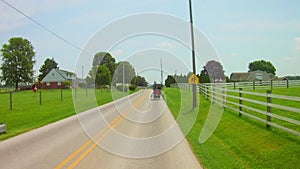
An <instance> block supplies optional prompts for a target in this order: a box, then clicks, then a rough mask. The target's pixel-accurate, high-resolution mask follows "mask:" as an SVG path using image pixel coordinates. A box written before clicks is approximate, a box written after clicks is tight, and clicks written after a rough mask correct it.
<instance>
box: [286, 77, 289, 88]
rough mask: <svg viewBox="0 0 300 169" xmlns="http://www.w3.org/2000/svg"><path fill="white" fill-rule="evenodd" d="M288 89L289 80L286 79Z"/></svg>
mask: <svg viewBox="0 0 300 169" xmlns="http://www.w3.org/2000/svg"><path fill="white" fill-rule="evenodd" d="M286 88H287V89H288V88H289V80H288V79H286Z"/></svg>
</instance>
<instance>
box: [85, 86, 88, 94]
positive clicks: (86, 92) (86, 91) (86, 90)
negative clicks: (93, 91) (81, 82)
mask: <svg viewBox="0 0 300 169" xmlns="http://www.w3.org/2000/svg"><path fill="white" fill-rule="evenodd" d="M87 95H88V89H87V87H86V88H85V96H87Z"/></svg>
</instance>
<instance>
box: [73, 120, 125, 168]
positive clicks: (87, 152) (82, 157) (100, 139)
mask: <svg viewBox="0 0 300 169" xmlns="http://www.w3.org/2000/svg"><path fill="white" fill-rule="evenodd" d="M123 120H124V117H122V118H120V119H119V120H118V121H117V122H116V123H115V124H114V125H113V126H111V128H109V129H108V130H107V131H106V132H105V133H104V134H103V135H102V136H101V137H100V138H99V139H98V141H97V143H99V142H101V141H102V140H103V139H104V138H105V137H106V136H107V134H109V133H110V131H111V130H112V128H115V127H116V126H117V125H118V124H119V123H121V122H122V121H123ZM96 146H97V144H96V143H94V144H93V145H92V146H91V147H90V148H89V149H87V150H86V151H85V152H84V153H82V154H81V155H80V156H79V157H78V158H77V159H76V161H74V162H73V163H72V164H71V165H70V166H69V167H68V169H72V168H74V167H75V166H76V165H77V164H78V163H79V162H80V161H81V160H83V159H84V158H85V157H86V156H87V155H88V154H89V153H90V152H91V151H92V150H93V149H94V148H95V147H96Z"/></svg>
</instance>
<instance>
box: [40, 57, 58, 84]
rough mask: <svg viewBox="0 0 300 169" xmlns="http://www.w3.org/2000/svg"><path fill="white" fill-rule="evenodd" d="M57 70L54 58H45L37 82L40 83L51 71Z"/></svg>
mask: <svg viewBox="0 0 300 169" xmlns="http://www.w3.org/2000/svg"><path fill="white" fill-rule="evenodd" d="M52 69H58V63H56V62H55V60H54V58H52V59H49V58H47V59H46V60H45V61H44V64H43V65H42V66H41V68H40V74H39V76H38V80H39V81H42V79H43V78H44V77H45V76H46V75H47V74H48V73H49V72H50V71H51V70H52Z"/></svg>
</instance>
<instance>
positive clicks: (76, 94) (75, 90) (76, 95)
mask: <svg viewBox="0 0 300 169" xmlns="http://www.w3.org/2000/svg"><path fill="white" fill-rule="evenodd" d="M101 92H102V91H101ZM75 99H77V88H75Z"/></svg>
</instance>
